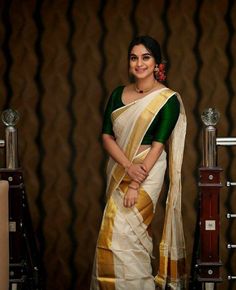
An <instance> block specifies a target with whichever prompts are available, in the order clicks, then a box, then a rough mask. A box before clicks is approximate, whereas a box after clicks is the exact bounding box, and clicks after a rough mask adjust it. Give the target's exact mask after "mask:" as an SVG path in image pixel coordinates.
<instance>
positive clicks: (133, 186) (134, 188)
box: [123, 141, 164, 207]
mask: <svg viewBox="0 0 236 290" xmlns="http://www.w3.org/2000/svg"><path fill="white" fill-rule="evenodd" d="M163 148H164V144H162V143H160V142H155V141H154V142H152V147H151V149H150V151H149V152H148V154H147V156H146V157H145V159H144V161H143V163H142V167H143V168H144V169H145V170H146V172H147V173H148V172H149V171H150V170H151V169H152V167H153V166H154V164H155V163H156V162H157V160H158V158H159V157H160V155H161V153H162V151H163ZM138 190H139V183H137V182H136V181H134V180H132V181H131V183H130V185H129V188H128V190H127V192H126V194H125V196H124V201H123V204H124V206H125V207H132V206H133V205H135V203H136V202H137V199H138Z"/></svg>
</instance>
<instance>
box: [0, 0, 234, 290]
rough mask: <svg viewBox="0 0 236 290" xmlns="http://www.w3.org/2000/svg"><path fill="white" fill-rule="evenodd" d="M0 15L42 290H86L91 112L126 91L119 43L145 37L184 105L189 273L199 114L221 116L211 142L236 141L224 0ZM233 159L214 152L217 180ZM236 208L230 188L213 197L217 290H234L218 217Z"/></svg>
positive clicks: (4, 98) (0, 76)
mask: <svg viewBox="0 0 236 290" xmlns="http://www.w3.org/2000/svg"><path fill="white" fill-rule="evenodd" d="M0 11H1V18H0V43H1V50H0V109H1V110H4V109H6V108H8V107H12V108H15V109H17V110H18V111H19V112H20V114H21V121H20V123H19V126H18V127H19V135H20V136H19V138H20V140H19V141H20V148H19V151H20V161H21V164H22V167H23V168H24V174H25V182H26V187H27V193H28V199H29V204H30V210H31V215H32V219H33V224H34V228H35V232H36V235H37V238H38V241H39V245H40V251H41V254H42V263H43V266H44V270H45V276H44V280H45V284H46V289H47V290H51V289H57V290H62V289H63V290H66V289H68V290H69V289H70V290H74V289H80V290H87V289H88V288H89V279H90V274H91V267H92V261H93V254H94V247H95V243H96V237H97V232H98V228H99V224H100V220H101V215H102V209H103V207H104V202H105V196H104V189H105V169H104V168H105V162H106V157H105V154H104V151H103V149H102V147H101V140H100V130H101V122H102V112H103V108H104V105H105V103H106V101H107V97H108V95H109V94H110V92H111V90H112V89H113V88H114V87H115V86H116V85H118V84H121V83H125V82H127V72H126V67H127V64H126V51H127V45H128V43H129V41H130V39H131V38H132V37H133V36H134V35H137V34H144V33H145V34H146V33H147V34H150V35H153V36H154V37H155V38H157V39H158V40H159V41H160V43H161V44H162V47H163V52H164V55H165V58H166V59H167V60H168V65H169V70H168V85H169V86H170V87H171V88H173V89H175V90H177V91H179V92H180V93H181V95H182V97H183V100H184V103H185V106H186V112H187V117H188V135H187V136H188V137H187V143H186V151H185V161H184V167H183V189H184V193H183V217H184V226H185V232H186V242H187V250H188V271H190V263H191V256H192V248H193V240H194V227H195V223H196V204H197V191H198V189H197V178H198V173H197V168H198V166H199V165H200V163H201V142H200V129H201V125H200V124H201V122H200V115H201V112H202V111H203V109H204V108H206V107H209V106H215V107H217V108H218V110H219V111H220V112H221V119H220V122H219V125H218V131H219V135H221V136H233V135H235V134H236V126H235V110H236V109H235V102H236V101H235V90H236V87H235V86H236V81H235V78H234V77H233V76H235V54H234V52H235V51H236V47H235V46H236V39H235V26H236V20H235V19H236V4H235V2H234V1H230V0H228V1H214V2H213V1H203V0H199V1H188V0H178V1H177V0H173V1H164V0H163V1H154V0H153V1H152V0H150V1H145V0H139V1H134V0H119V1H115V0H109V1H108V0H107V1H105V0H100V1H98V0H94V1H93V0H90V1H75V0H68V1H64V0H59V1H49V0H32V1H31V0H25V1H17V0H16V1H12V0H5V1H4V0H2V1H0ZM1 133H3V130H2V128H1ZM1 157H3V156H2V153H1ZM233 157H235V150H234V149H233V148H229V149H226V148H220V150H219V164H220V165H221V166H222V167H223V168H224V169H225V171H224V174H223V180H226V179H227V178H228V179H230V180H235V179H236V174H235V172H234V170H233V168H235V165H236V160H235V158H233ZM235 201H236V194H235V190H233V189H227V188H224V189H223V190H222V194H221V217H222V230H221V232H222V236H221V256H222V261H223V263H224V267H223V269H222V277H223V278H224V282H223V285H222V286H221V287H222V289H233V287H235V284H233V283H228V282H227V281H226V277H227V274H230V273H231V274H235V273H236V267H235V259H236V256H235V253H234V252H229V251H228V250H227V249H226V243H227V242H234V243H235V242H236V240H235V235H234V232H235V229H236V224H235V222H234V221H228V220H227V219H226V218H225V214H226V213H227V212H228V211H230V212H236V206H235ZM164 202H165V195H164V194H163V196H162V198H161V200H160V203H159V206H158V208H157V215H156V217H155V220H154V227H153V228H154V237H155V240H156V241H158V240H159V239H160V226H159V225H160V224H161V223H162V221H163V213H164ZM156 251H157V247H156ZM155 264H156V262H154V267H155Z"/></svg>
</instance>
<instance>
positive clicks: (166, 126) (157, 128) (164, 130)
mask: <svg viewBox="0 0 236 290" xmlns="http://www.w3.org/2000/svg"><path fill="white" fill-rule="evenodd" d="M123 90H124V86H119V87H118V88H116V89H115V90H114V91H113V92H112V94H111V96H110V98H109V100H108V103H107V106H106V109H105V113H104V120H103V127H102V133H103V134H109V135H112V136H114V137H115V134H114V132H113V125H112V120H111V114H112V112H113V111H114V110H116V109H118V108H120V107H123V106H125V105H124V103H123V102H122V99H121V96H122V93H123ZM179 112H180V104H179V100H178V98H177V96H176V95H173V96H172V97H170V98H169V100H168V101H167V102H166V104H165V105H164V106H163V107H162V108H161V110H160V111H159V112H158V114H157V115H156V117H155V118H154V120H153V121H152V123H151V125H150V126H149V128H148V130H147V132H146V134H145V136H144V138H143V140H142V143H141V144H143V145H144V144H145V145H149V144H152V142H153V141H157V142H161V143H163V144H164V143H165V142H166V141H167V140H168V138H169V136H170V134H171V132H172V130H173V129H174V127H175V124H176V122H177V120H178V117H179Z"/></svg>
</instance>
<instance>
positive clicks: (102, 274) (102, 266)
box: [96, 197, 117, 290]
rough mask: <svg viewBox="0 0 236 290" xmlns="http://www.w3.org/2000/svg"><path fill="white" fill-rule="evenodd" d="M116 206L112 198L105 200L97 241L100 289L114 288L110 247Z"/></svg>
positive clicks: (108, 289)
mask: <svg viewBox="0 0 236 290" xmlns="http://www.w3.org/2000/svg"><path fill="white" fill-rule="evenodd" d="M116 212H117V207H116V205H115V203H114V201H113V199H112V197H110V198H109V200H108V202H107V207H106V211H105V214H104V218H103V221H102V225H101V230H100V233H99V237H98V242H97V252H96V255H97V273H98V277H97V281H98V284H99V287H100V288H99V289H101V290H115V270H114V260H113V253H112V251H111V249H110V247H111V244H112V233H113V227H114V220H115V216H116Z"/></svg>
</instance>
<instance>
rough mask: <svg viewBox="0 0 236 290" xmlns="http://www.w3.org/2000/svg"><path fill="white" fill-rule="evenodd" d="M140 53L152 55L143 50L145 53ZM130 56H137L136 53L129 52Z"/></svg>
mask: <svg viewBox="0 0 236 290" xmlns="http://www.w3.org/2000/svg"><path fill="white" fill-rule="evenodd" d="M141 55H142V56H144V55H150V56H152V54H151V53H150V52H145V53H143V54H141ZM130 56H137V55H136V54H135V53H131V54H130Z"/></svg>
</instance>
